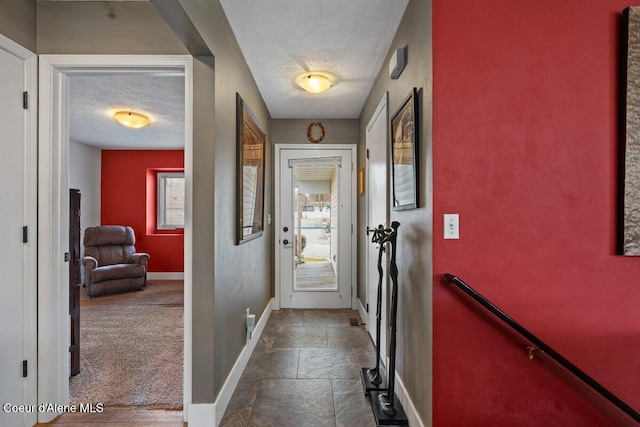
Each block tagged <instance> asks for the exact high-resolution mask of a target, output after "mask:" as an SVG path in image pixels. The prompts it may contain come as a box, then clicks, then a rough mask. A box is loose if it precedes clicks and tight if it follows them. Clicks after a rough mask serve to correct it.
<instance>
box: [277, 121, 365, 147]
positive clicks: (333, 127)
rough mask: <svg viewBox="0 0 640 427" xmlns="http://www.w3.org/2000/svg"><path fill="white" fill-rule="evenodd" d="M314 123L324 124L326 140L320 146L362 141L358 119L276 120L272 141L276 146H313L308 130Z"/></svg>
mask: <svg viewBox="0 0 640 427" xmlns="http://www.w3.org/2000/svg"><path fill="white" fill-rule="evenodd" d="M313 122H320V123H322V126H323V127H324V130H325V133H324V139H323V140H322V141H321V142H319V143H318V144H357V143H358V140H359V139H360V128H359V127H360V121H359V120H357V119H274V120H272V121H271V132H272V136H271V140H272V141H273V143H274V144H313V143H312V142H309V139H308V138H307V129H308V127H309V125H310V124H311V123H313ZM314 135H315V137H317V135H316V134H314Z"/></svg>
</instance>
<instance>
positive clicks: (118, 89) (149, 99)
mask: <svg viewBox="0 0 640 427" xmlns="http://www.w3.org/2000/svg"><path fill="white" fill-rule="evenodd" d="M69 80H70V87H71V91H70V92H71V95H70V104H71V115H70V120H69V131H70V137H71V139H72V140H74V141H77V142H81V143H84V144H88V145H93V146H96V147H100V148H106V149H138V150H140V149H142V150H145V149H182V148H184V102H185V101H184V76H182V75H179V73H175V72H174V73H169V72H166V73H165V72H158V73H128V74H120V75H118V74H109V75H88V76H83V75H73V76H71V77H70V78H69ZM118 110H132V111H136V112H141V113H145V114H147V115H148V116H149V117H150V118H151V121H152V122H151V124H150V125H149V126H146V127H144V128H141V129H129V128H126V127H124V126H122V125H121V124H119V123H118V122H116V121H115V119H113V117H112V115H113V113H114V112H116V111H118Z"/></svg>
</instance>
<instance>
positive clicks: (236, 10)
mask: <svg viewBox="0 0 640 427" xmlns="http://www.w3.org/2000/svg"><path fill="white" fill-rule="evenodd" d="M220 3H221V4H222V7H223V8H224V11H225V14H226V15H227V19H228V20H229V23H230V24H231V27H232V29H233V32H234V34H235V36H236V39H237V40H238V44H239V45H240V48H241V50H242V53H243V55H244V57H245V59H246V61H247V64H248V65H249V68H250V69H251V72H252V74H253V77H254V79H255V81H256V84H257V85H258V88H259V90H260V93H261V94H262V97H263V98H264V100H265V103H266V104H267V108H268V109H269V112H270V113H271V116H272V117H273V118H358V117H359V116H360V112H361V110H362V107H363V105H364V102H365V101H366V98H367V96H368V94H369V92H370V90H371V87H372V86H373V82H374V80H375V78H376V76H377V74H378V71H379V70H380V68H381V67H382V66H383V62H384V59H385V56H386V53H387V51H388V49H389V47H390V44H391V42H392V40H393V36H394V35H395V33H396V30H397V28H398V24H399V23H400V20H401V19H402V15H403V14H404V10H405V9H406V7H407V3H408V0H296V1H291V0H261V1H249V0H221V1H220ZM398 47H402V46H398ZM384 66H385V67H386V64H384ZM307 71H321V72H325V73H329V74H331V75H332V76H333V77H334V86H333V87H332V88H331V89H329V90H328V91H326V92H324V93H321V94H315V95H314V94H310V93H307V92H305V91H304V90H302V89H300V88H299V87H298V86H297V84H296V83H295V79H296V77H297V76H299V75H300V74H302V73H304V72H307Z"/></svg>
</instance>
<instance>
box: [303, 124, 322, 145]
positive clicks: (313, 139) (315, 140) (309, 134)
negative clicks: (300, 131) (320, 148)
mask: <svg viewBox="0 0 640 427" xmlns="http://www.w3.org/2000/svg"><path fill="white" fill-rule="evenodd" d="M316 127H319V128H320V131H319V133H320V135H319V136H317V137H314V136H313V135H314V133H315V134H316V135H317V134H318V131H316V132H314V128H316ZM307 138H309V141H311V142H313V143H314V144H316V143H318V142H320V141H322V140H323V139H324V126H322V123H320V122H313V123H311V124H310V125H309V127H308V128H307Z"/></svg>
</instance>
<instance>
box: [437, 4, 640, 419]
mask: <svg viewBox="0 0 640 427" xmlns="http://www.w3.org/2000/svg"><path fill="white" fill-rule="evenodd" d="M629 4H636V5H639V4H640V1H638V0H625V1H621V0H606V1H602V0H588V1H585V0H562V1H558V0H540V1H529V2H526V1H505V0H483V1H476V0H433V64H434V73H433V75H434V78H433V111H434V114H433V164H434V171H433V174H434V175H433V179H434V238H433V242H434V244H433V249H434V250H433V253H434V259H433V262H434V285H433V287H434V289H433V310H434V319H433V328H434V331H433V375H434V377H433V395H434V401H433V425H434V426H436V427H450V426H492V427H496V426H534V425H544V426H582V427H584V426H593V427H596V426H609V425H620V424H621V423H622V422H624V420H625V419H626V417H624V416H623V417H621V418H620V419H616V418H615V416H614V417H612V416H610V415H606V414H605V413H606V412H607V411H606V410H604V411H603V410H602V408H603V407H604V408H606V407H607V406H606V405H604V406H603V405H600V404H598V403H596V402H595V401H594V400H592V398H591V397H590V394H589V393H584V392H583V391H581V390H582V389H581V388H580V387H576V386H575V385H573V384H572V382H571V381H567V379H566V378H565V377H564V376H563V375H561V374H558V373H557V372H556V371H555V370H554V369H550V367H548V366H546V365H545V364H544V363H542V362H541V359H540V358H538V359H536V360H534V361H530V360H529V359H528V358H527V355H526V350H525V343H524V342H522V341H520V342H518V343H517V344H514V341H513V339H511V338H510V337H509V336H508V335H507V334H506V333H504V332H503V330H502V329H500V328H499V327H497V326H496V324H495V322H492V321H490V320H487V316H485V315H484V314H482V313H481V312H479V311H478V310H476V309H474V307H473V305H472V304H468V303H466V302H464V298H462V297H461V296H459V295H458V294H457V293H455V292H453V291H452V290H451V289H450V288H449V285H445V284H444V283H443V282H442V277H441V276H442V274H444V273H446V272H449V273H453V274H455V275H458V276H459V277H461V278H462V279H463V280H465V281H466V282H467V283H469V284H470V285H471V286H473V287H474V288H476V290H478V291H479V292H480V293H482V294H484V295H485V296H486V297H487V298H489V299H490V300H492V301H493V302H494V303H496V305H498V306H499V307H501V308H502V309H503V310H505V311H506V312H507V313H508V314H510V315H511V316H512V317H514V318H515V319H516V320H517V321H519V322H520V323H521V324H523V325H524V326H525V327H526V328H528V329H529V330H531V331H532V332H533V333H535V334H537V335H538V336H539V337H540V338H541V339H542V340H544V341H545V342H546V343H547V344H549V345H551V346H552V347H554V348H555V349H556V350H557V351H559V352H560V353H562V354H563V355H564V356H566V357H567V358H568V359H569V360H571V361H573V362H574V363H575V364H576V365H577V366H578V367H580V368H581V369H583V370H584V371H586V372H587V373H588V374H589V375H591V376H592V377H594V378H595V379H596V380H597V381H599V382H600V383H602V384H603V385H604V386H605V387H607V388H609V389H610V390H611V391H612V392H614V393H615V394H617V395H618V396H619V397H620V398H622V399H623V400H625V401H626V402H627V403H629V404H630V405H631V406H632V407H634V408H635V409H636V410H637V411H640V258H634V257H623V256H620V255H617V253H616V218H617V207H616V197H617V194H618V191H619V190H618V182H617V173H618V165H617V155H618V131H617V117H618V114H619V113H620V112H619V111H618V104H617V103H618V99H619V97H618V84H619V79H618V72H619V70H618V68H619V66H618V54H619V45H620V43H619V32H620V17H621V12H622V10H623V9H624V8H625V7H627V6H629ZM445 213H459V214H460V239H459V240H444V239H443V238H442V234H443V214H445ZM551 368H552V367H551ZM627 420H628V419H627Z"/></svg>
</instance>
